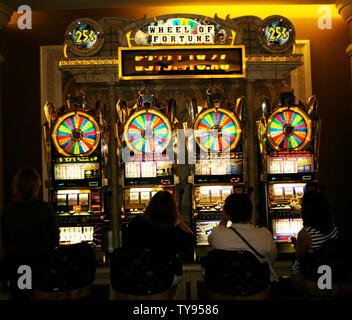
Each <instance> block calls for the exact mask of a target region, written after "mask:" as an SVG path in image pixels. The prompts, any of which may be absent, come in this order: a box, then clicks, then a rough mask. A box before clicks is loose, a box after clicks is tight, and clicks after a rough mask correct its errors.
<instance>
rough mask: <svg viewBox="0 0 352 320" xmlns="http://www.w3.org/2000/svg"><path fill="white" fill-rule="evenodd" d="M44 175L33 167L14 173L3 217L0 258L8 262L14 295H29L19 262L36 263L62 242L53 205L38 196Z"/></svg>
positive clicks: (31, 264)
mask: <svg viewBox="0 0 352 320" xmlns="http://www.w3.org/2000/svg"><path fill="white" fill-rule="evenodd" d="M40 186H41V178H40V175H39V173H38V172H37V171H36V170H35V169H33V168H30V167H25V168H21V169H20V170H19V171H18V172H17V174H16V175H15V177H14V179H13V182H12V188H13V197H12V201H11V203H10V204H9V205H8V206H7V207H6V208H5V210H4V212H3V214H2V220H1V242H2V250H1V251H2V252H1V258H2V259H1V260H3V262H4V264H5V265H6V269H7V272H8V275H7V276H8V277H9V280H10V285H11V291H12V295H13V298H14V299H30V298H31V292H30V290H20V289H19V288H18V286H17V279H18V277H19V276H20V275H19V274H18V273H17V269H18V266H20V265H29V266H30V267H31V268H32V270H33V267H35V265H36V263H38V262H39V261H40V259H41V258H42V257H43V256H44V255H45V254H46V253H47V252H48V251H49V250H51V249H52V248H54V247H55V246H57V245H59V228H58V225H57V220H56V215H55V213H54V210H53V209H52V207H51V206H50V205H49V204H48V203H47V202H44V201H41V200H39V190H40Z"/></svg>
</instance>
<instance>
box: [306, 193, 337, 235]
mask: <svg viewBox="0 0 352 320" xmlns="http://www.w3.org/2000/svg"><path fill="white" fill-rule="evenodd" d="M302 219H303V225H304V226H306V227H308V226H309V227H313V228H316V229H318V230H320V231H322V232H328V231H329V230H330V229H331V227H332V217H331V215H330V210H329V205H328V201H327V199H326V197H325V196H324V195H323V194H322V193H321V192H318V191H313V190H308V191H306V192H305V193H304V196H303V199H302Z"/></svg>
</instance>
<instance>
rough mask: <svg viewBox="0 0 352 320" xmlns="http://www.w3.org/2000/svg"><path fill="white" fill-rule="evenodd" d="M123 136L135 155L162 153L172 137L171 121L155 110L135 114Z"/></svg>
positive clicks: (129, 120) (126, 126) (126, 125)
mask: <svg viewBox="0 0 352 320" xmlns="http://www.w3.org/2000/svg"><path fill="white" fill-rule="evenodd" d="M123 134H124V139H125V142H126V144H127V146H128V147H129V148H130V149H131V150H133V152H135V153H146V152H154V153H161V152H163V151H164V150H165V149H166V147H167V146H168V144H169V142H170V140H171V136H172V132H171V125H170V122H169V120H168V119H167V118H166V117H165V116H164V115H163V114H162V113H161V112H159V111H157V110H154V109H141V110H139V111H137V112H135V113H133V114H132V115H131V116H130V118H129V119H128V120H127V122H126V124H125V127H124V132H123Z"/></svg>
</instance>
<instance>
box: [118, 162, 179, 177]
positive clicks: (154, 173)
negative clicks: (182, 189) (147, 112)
mask: <svg viewBox="0 0 352 320" xmlns="http://www.w3.org/2000/svg"><path fill="white" fill-rule="evenodd" d="M172 175H173V165H172V164H170V163H167V162H164V161H146V162H127V163H126V164H125V177H126V178H128V179H130V178H137V179H139V178H156V177H164V176H172Z"/></svg>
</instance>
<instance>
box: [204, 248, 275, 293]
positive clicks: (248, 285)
mask: <svg viewBox="0 0 352 320" xmlns="http://www.w3.org/2000/svg"><path fill="white" fill-rule="evenodd" d="M203 266H204V269H205V273H204V279H205V282H206V285H207V287H208V289H209V297H210V299H213V300H219V299H220V300H264V299H267V298H268V296H269V293H270V271H269V265H268V264H267V263H260V262H259V261H258V259H257V258H256V257H255V256H254V255H253V254H252V253H251V252H249V251H244V250H243V251H229V250H218V249H214V250H212V251H210V252H209V253H208V254H207V256H206V258H205V260H204V262H203Z"/></svg>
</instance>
